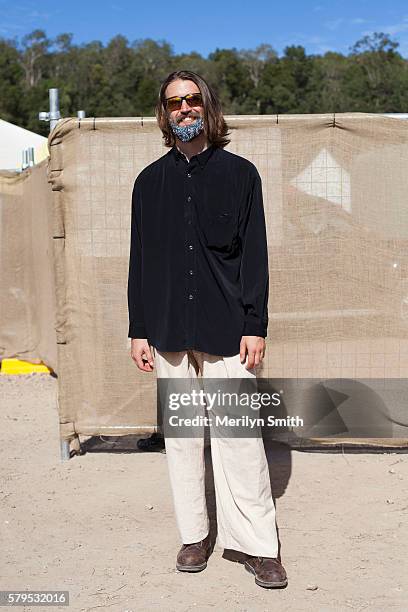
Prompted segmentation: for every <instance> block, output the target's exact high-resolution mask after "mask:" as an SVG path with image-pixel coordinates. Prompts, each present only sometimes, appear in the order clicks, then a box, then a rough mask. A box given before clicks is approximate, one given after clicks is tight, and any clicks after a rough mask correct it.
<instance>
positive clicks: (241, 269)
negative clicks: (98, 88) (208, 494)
mask: <svg viewBox="0 0 408 612" xmlns="http://www.w3.org/2000/svg"><path fill="white" fill-rule="evenodd" d="M156 117H157V121H158V124H159V127H160V129H161V131H162V133H163V138H164V142H165V146H167V147H169V148H170V150H169V151H168V152H167V153H166V154H165V155H163V156H162V157H160V158H159V159H158V160H157V161H155V162H153V163H152V164H150V165H149V166H147V167H146V168H144V169H143V170H142V172H141V173H140V174H139V175H138V177H137V178H136V181H135V184H134V189H133V195H132V230H131V250H130V262H129V282H128V305H129V319H130V324H129V337H130V338H132V340H131V357H132V359H133V360H134V361H135V363H136V365H137V366H138V368H139V369H140V370H141V371H143V372H152V371H153V368H154V367H156V370H157V377H158V379H159V378H185V379H191V380H194V379H195V378H196V377H197V375H198V373H199V372H201V374H202V377H203V379H204V378H206V377H212V378H217V377H218V378H222V379H230V378H256V372H255V368H256V367H257V366H258V365H259V364H260V363H261V362H262V359H263V357H264V354H265V337H266V333H267V325H268V313H267V301H268V287H269V277H268V257H267V243H266V230H265V218H264V210H263V202H262V186H261V179H260V176H259V173H258V171H257V169H256V167H255V166H254V165H253V164H252V163H251V162H250V161H249V160H247V159H245V158H243V157H240V156H238V155H235V154H233V153H230V152H227V151H225V150H224V147H225V146H226V145H227V144H228V143H229V142H230V141H229V139H228V138H227V135H228V127H227V125H226V122H225V120H224V118H223V115H222V111H221V106H220V103H219V100H218V98H217V95H216V93H215V92H214V91H213V89H212V88H211V87H210V86H209V85H208V84H207V82H206V81H205V80H204V79H203V78H202V77H200V76H199V75H197V74H196V73H194V72H191V71H185V70H183V71H177V72H173V73H171V74H170V75H169V76H168V77H167V78H166V79H165V80H164V82H163V83H162V85H161V88H160V92H159V98H158V103H157V107H156ZM166 455H167V460H168V468H169V476H170V483H171V488H172V493H173V499H174V506H175V512H176V519H177V524H178V527H179V531H180V535H181V539H182V547H181V549H180V551H179V553H178V555H177V562H176V567H177V569H178V570H180V571H201V570H203V569H204V568H205V567H206V565H207V559H208V556H209V554H210V552H211V549H212V544H213V543H212V542H211V540H210V534H209V520H208V514H207V507H206V499H205V486H204V469H205V465H204V440H203V438H202V437H192V438H188V437H187V438H177V437H169V438H167V437H166ZM211 455H212V463H213V472H214V483H215V492H216V501H217V528H218V542H219V544H220V545H221V546H223V547H224V548H227V549H233V550H237V551H240V552H241V553H244V555H246V561H245V568H246V569H247V570H248V571H250V572H251V573H253V574H254V575H255V582H256V583H257V584H258V585H260V586H263V587H267V588H271V587H282V586H286V584H287V577H286V573H285V570H284V568H283V567H282V565H281V563H280V559H279V558H278V557H279V551H278V538H277V532H276V524H275V507H274V503H273V499H272V493H271V487H270V480H269V470H268V464H267V460H266V455H265V450H264V446H263V441H262V438H261V437H252V438H245V439H243V438H235V439H233V438H222V437H214V438H213V437H211Z"/></svg>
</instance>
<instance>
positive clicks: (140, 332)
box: [128, 323, 147, 338]
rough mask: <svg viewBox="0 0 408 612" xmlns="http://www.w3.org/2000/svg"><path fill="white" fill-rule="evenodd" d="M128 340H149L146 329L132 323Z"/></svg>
mask: <svg viewBox="0 0 408 612" xmlns="http://www.w3.org/2000/svg"><path fill="white" fill-rule="evenodd" d="M128 338H147V331H146V327H145V326H144V325H136V324H134V323H130V325H129V333H128Z"/></svg>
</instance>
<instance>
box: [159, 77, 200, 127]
mask: <svg viewBox="0 0 408 612" xmlns="http://www.w3.org/2000/svg"><path fill="white" fill-rule="evenodd" d="M191 93H200V89H199V87H198V86H197V85H196V84H195V83H194V81H186V80H183V79H178V80H177V81H172V82H171V83H170V84H169V85H167V87H166V91H165V98H166V99H167V98H172V97H173V96H186V95H187V94H191ZM167 114H168V117H169V120H170V121H173V122H174V123H177V125H179V126H181V127H182V126H185V125H191V124H193V123H194V122H195V120H196V119H197V117H202V118H203V119H204V113H203V107H202V106H194V107H190V106H189V105H188V104H187V102H186V101H185V100H183V102H182V106H181V108H180V109H179V110H174V111H171V112H167Z"/></svg>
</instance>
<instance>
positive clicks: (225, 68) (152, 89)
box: [0, 30, 408, 134]
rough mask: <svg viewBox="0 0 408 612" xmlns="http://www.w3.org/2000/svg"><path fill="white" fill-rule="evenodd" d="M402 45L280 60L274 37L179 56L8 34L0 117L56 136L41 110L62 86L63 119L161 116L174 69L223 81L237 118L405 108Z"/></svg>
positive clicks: (121, 42) (407, 78) (226, 101)
mask: <svg viewBox="0 0 408 612" xmlns="http://www.w3.org/2000/svg"><path fill="white" fill-rule="evenodd" d="M397 49H398V43H397V42H395V41H393V40H391V39H390V38H389V36H388V35H387V34H384V33H382V32H376V33H374V34H373V35H371V36H365V37H364V38H362V39H361V40H359V41H357V42H356V43H355V44H354V46H353V47H352V48H351V49H350V53H349V54H348V55H342V54H340V53H335V52H328V53H325V54H324V55H307V54H306V52H305V49H304V48H303V47H301V46H288V47H286V49H285V50H284V53H283V55H282V56H281V57H279V56H278V54H277V53H276V51H275V50H274V49H273V47H272V46H271V45H269V44H267V43H264V44H261V45H259V46H258V47H257V48H256V49H241V50H237V49H235V48H233V49H216V50H215V51H214V52H212V53H210V54H209V56H208V58H204V57H202V56H201V55H200V54H199V53H197V52H196V51H191V53H188V54H180V55H176V54H175V53H174V50H173V47H172V45H171V44H170V43H168V42H166V41H163V40H162V41H154V40H151V39H143V40H136V41H134V42H132V43H129V41H128V40H127V39H126V38H125V37H123V36H120V35H118V36H115V37H114V38H112V40H111V41H110V42H109V43H108V44H107V45H106V46H104V45H103V44H102V43H101V42H99V41H92V42H89V43H87V44H83V45H75V44H73V42H72V34H69V33H63V34H60V35H59V36H57V37H56V38H55V39H53V40H52V39H49V38H48V37H47V35H46V33H45V32H44V31H42V30H35V31H34V32H31V33H30V34H27V35H26V36H24V37H23V38H22V39H21V40H20V41H19V42H18V41H17V42H16V41H11V40H6V39H1V38H0V83H1V87H0V118H2V119H5V120H6V121H11V122H12V123H15V124H17V125H21V126H22V127H26V128H28V129H30V130H33V131H35V132H40V133H43V134H46V133H47V131H48V130H47V125H45V124H44V123H41V122H39V121H38V112H39V111H40V110H46V109H47V108H48V89H49V88H51V87H57V88H58V89H59V91H60V105H61V113H62V115H63V116H65V117H68V116H75V115H76V113H77V111H78V110H85V111H86V113H87V116H98V117H102V116H104V117H109V116H127V117H129V116H152V115H154V107H155V104H156V100H157V94H158V90H159V85H160V82H161V81H162V80H163V79H164V78H165V77H166V76H167V74H168V73H169V72H172V71H174V70H182V69H184V70H193V71H194V72H197V73H199V74H201V75H202V76H203V77H204V78H205V79H207V80H208V82H209V83H210V84H211V85H213V86H214V88H215V89H216V91H217V92H218V95H219V96H220V99H221V102H222V106H223V111H224V113H225V114H226V115H228V114H270V113H273V114H274V113H327V112H346V111H363V112H377V113H383V112H406V111H407V108H408V62H407V60H405V59H404V58H403V57H401V55H400V54H399V53H398V51H397Z"/></svg>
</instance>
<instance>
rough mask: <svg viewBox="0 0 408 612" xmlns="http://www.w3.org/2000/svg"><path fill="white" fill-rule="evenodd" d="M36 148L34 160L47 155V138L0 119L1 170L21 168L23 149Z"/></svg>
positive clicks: (41, 158) (36, 160)
mask: <svg viewBox="0 0 408 612" xmlns="http://www.w3.org/2000/svg"><path fill="white" fill-rule="evenodd" d="M29 147H33V148H34V162H35V163H36V164H38V163H39V162H40V161H41V160H43V159H45V157H47V154H48V152H47V139H46V138H44V136H39V135H38V134H35V133H34V132H30V131H29V130H25V129H24V128H21V127H19V126H18V125H13V124H12V123H8V122H7V121H3V120H2V119H0V170H21V165H22V161H23V150H24V149H28V148H29Z"/></svg>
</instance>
